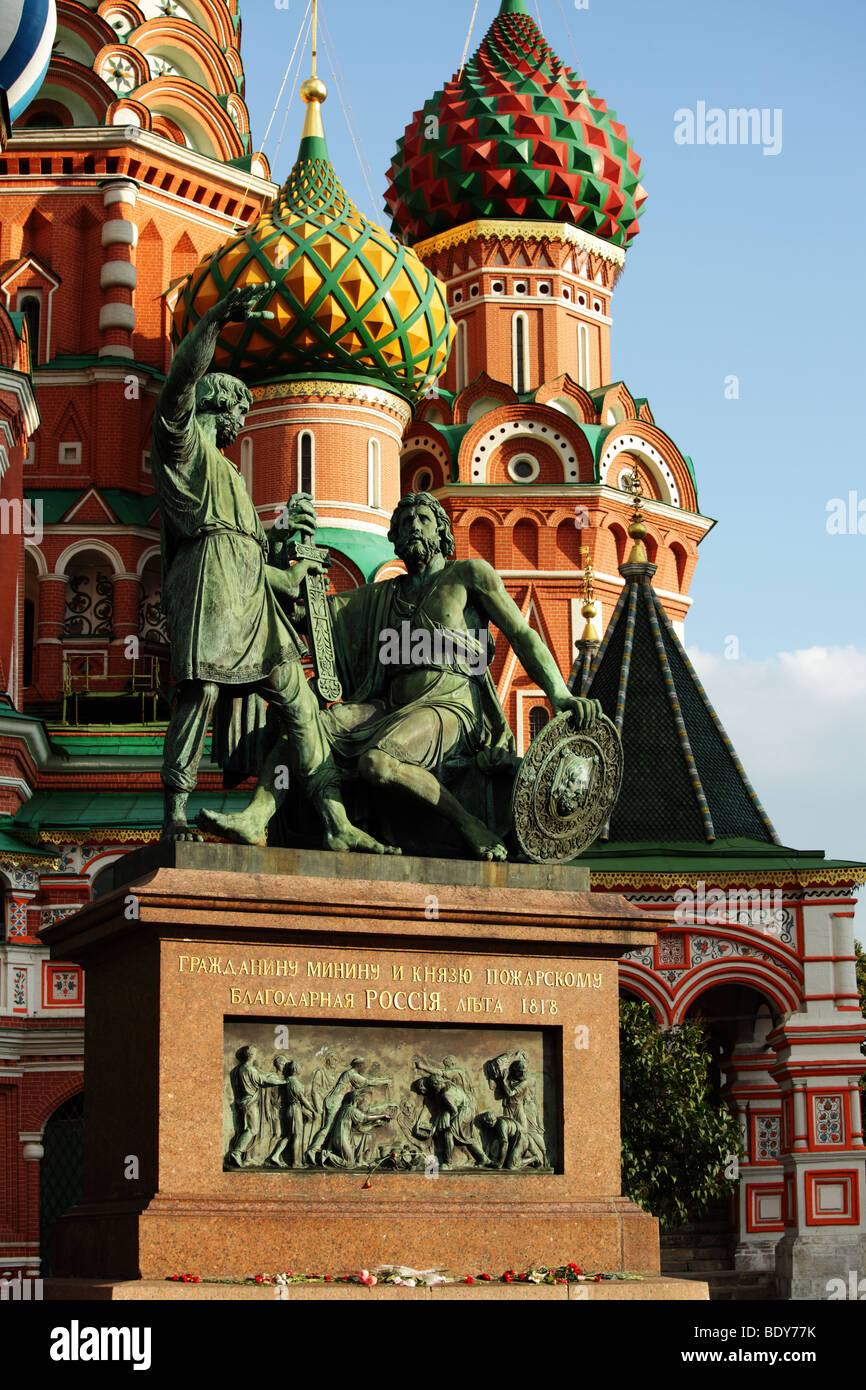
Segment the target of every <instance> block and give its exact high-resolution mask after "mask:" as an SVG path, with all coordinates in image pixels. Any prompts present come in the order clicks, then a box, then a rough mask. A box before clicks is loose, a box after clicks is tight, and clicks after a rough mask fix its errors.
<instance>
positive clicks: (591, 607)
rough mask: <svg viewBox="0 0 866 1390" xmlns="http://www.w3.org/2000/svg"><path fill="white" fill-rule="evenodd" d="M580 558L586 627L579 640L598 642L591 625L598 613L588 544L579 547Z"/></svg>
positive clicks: (582, 609) (593, 572) (583, 612)
mask: <svg viewBox="0 0 866 1390" xmlns="http://www.w3.org/2000/svg"><path fill="white" fill-rule="evenodd" d="M580 558H581V560H582V562H583V607H582V608H581V610H580V611H581V613H582V614H583V616H584V618H585V619H586V627H585V628H584V629H583V636H582V637H581V639H580V640H581V642H598V641H599V640H600V639H599V635H598V633H597V632H596V630H595V627H594V626H593V622H592V620H593V618H594V617H596V615H597V613H598V608H597V607H596V602H595V570H594V569H593V567H592V561H591V560H590V558H589V546H588V545H582V546H581V547H580Z"/></svg>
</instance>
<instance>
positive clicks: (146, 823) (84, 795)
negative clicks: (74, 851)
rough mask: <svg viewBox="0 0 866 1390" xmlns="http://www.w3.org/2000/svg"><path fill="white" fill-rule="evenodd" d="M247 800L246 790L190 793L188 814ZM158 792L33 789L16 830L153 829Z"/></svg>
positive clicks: (159, 810)
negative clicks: (120, 827) (33, 793)
mask: <svg viewBox="0 0 866 1390" xmlns="http://www.w3.org/2000/svg"><path fill="white" fill-rule="evenodd" d="M248 801H249V794H248V793H247V792H218V791H214V792H194V793H193V794H192V796H191V797H190V799H189V804H188V815H189V819H190V821H193V820H194V819H195V817H196V816H197V814H198V812H199V811H201V810H202V809H203V808H204V807H208V809H210V810H214V811H237V810H240V809H241V808H242V807H243V806H245V805H246V803H247V802H248ZM162 816H163V800H162V791H153V792H88V791H81V792H58V791H50V792H49V791H42V792H36V793H35V795H34V796H32V797H31V798H30V800H29V801H28V802H26V803H25V804H24V805H23V806H22V807H21V808H20V810H19V811H18V812H17V814H16V815H15V817H14V828H15V830H16V831H19V832H23V833H29V834H31V835H33V834H36V833H38V832H39V831H41V830H48V829H52V830H66V829H68V830H73V829H77V828H79V827H80V828H82V829H85V828H86V829H91V828H93V829H104V828H107V827H119V826H122V827H123V828H124V829H125V830H129V829H130V828H133V829H139V830H153V829H157V828H158V827H159V826H161V825H162Z"/></svg>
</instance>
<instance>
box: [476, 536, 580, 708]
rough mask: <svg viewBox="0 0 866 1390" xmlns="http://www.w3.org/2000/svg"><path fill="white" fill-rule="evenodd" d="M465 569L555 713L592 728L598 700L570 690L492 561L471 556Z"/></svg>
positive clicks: (485, 607) (479, 597) (478, 598)
mask: <svg viewBox="0 0 866 1390" xmlns="http://www.w3.org/2000/svg"><path fill="white" fill-rule="evenodd" d="M466 569H467V570H468V571H469V574H470V576H471V582H472V590H473V596H474V598H475V599H476V601H477V602H478V604H479V605H480V607H481V608H482V609H483V611H484V612H485V613H486V614H487V617H488V618H489V619H490V621H491V622H492V623H495V624H496V626H497V627H498V628H499V629H500V631H501V632H502V633H503V635H504V636H505V637H507V638H508V641H509V642H510V643H511V645H512V647H513V648H514V651H515V653H516V655H517V657H518V659H519V660H520V662H521V664H522V666H523V669H524V670H525V672H526V674H527V675H528V676H530V677H531V678H532V680H534V681H537V682H538V684H539V685H540V686H541V688H542V690H543V691H544V693H545V695H546V696H547V698H548V700H549V701H550V703H551V705H552V706H553V712H554V714H560V713H562V711H563V710H570V711H571V712H572V714H573V716H574V722H575V725H576V727H577V728H578V729H586V728H589V726H590V725H591V724H594V723H595V721H596V719H597V718H598V717H599V716H600V714H601V705H600V704H599V702H598V700H583V699H581V698H580V697H579V696H576V695H572V694H571V692H570V690H569V689H568V686H567V685H566V684H565V681H564V680H563V678H562V673H561V671H560V669H559V667H558V666H557V664H556V661H555V660H554V658H553V654H552V653H551V652H550V651H548V649H547V647H546V646H545V645H544V642H543V641H542V640H541V638H540V637H539V635H538V633H537V632H535V631H534V630H533V629H532V628H531V627H530V626H529V624H528V623H527V621H526V619H525V618H524V617H523V614H522V613H521V611H520V609H519V608H518V607H517V604H516V603H515V602H514V599H513V598H512V597H511V595H510V594H509V593H508V591H507V590H506V588H505V585H504V584H503V582H502V580H501V578H500V577H499V575H498V574H497V573H496V570H495V569H494V568H493V566H492V565H489V564H488V563H487V561H486V560H470V561H469V562H468V564H467V565H466Z"/></svg>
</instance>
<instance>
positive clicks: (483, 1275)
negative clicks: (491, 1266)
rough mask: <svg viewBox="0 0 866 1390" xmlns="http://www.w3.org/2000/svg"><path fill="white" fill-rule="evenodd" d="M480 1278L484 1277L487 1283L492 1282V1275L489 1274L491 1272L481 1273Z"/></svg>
mask: <svg viewBox="0 0 866 1390" xmlns="http://www.w3.org/2000/svg"><path fill="white" fill-rule="evenodd" d="M478 1278H479V1279H483V1280H484V1282H485V1283H486V1284H489V1283H490V1275H489V1274H479V1276H478Z"/></svg>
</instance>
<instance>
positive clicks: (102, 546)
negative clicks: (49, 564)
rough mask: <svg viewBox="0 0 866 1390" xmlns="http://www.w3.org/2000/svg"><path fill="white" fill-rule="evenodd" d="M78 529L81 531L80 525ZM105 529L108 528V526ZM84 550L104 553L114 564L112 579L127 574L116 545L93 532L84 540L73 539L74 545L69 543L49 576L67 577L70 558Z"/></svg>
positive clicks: (112, 564) (56, 577)
mask: <svg viewBox="0 0 866 1390" xmlns="http://www.w3.org/2000/svg"><path fill="white" fill-rule="evenodd" d="M76 529H77V530H79V531H80V526H79V527H78V528H76ZM105 529H106V530H107V529H108V528H105ZM83 550H96V551H98V552H99V553H100V554H101V555H104V556H105V558H106V560H108V561H109V562H110V564H111V566H112V579H113V578H114V577H115V575H118V574H126V565H125V564H124V563H123V561H122V560H121V558H120V556H119V554H118V553H117V551H116V550H115V549H114V546H113V545H107V544H106V543H105V541H100V540H97V539H96V538H95V536H94V535H93V534H91V535H88V536H87V537H86V538H84V539H83V540H79V541H73V543H72V545H68V546H67V547H66V549H65V550H64V551H63V553H62V554H61V555H60V557H59V559H58V560H57V563H56V564H55V566H54V574H53V575H51V576H48V577H49V578H54V579H66V577H67V576H66V566H67V565H68V564H69V561H70V560H72V559H74V558H75V556H76V555H77V554H78V553H79V552H80V551H83Z"/></svg>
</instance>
